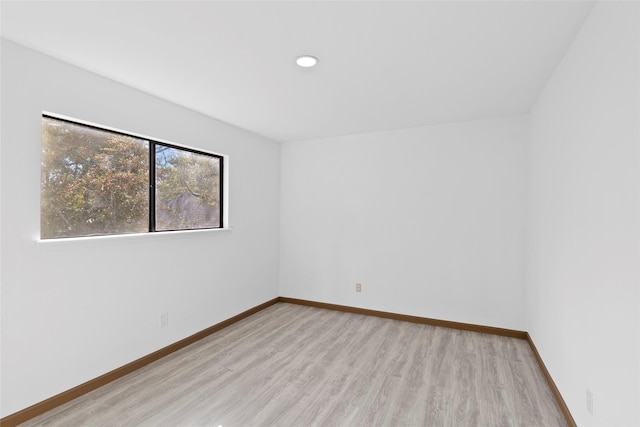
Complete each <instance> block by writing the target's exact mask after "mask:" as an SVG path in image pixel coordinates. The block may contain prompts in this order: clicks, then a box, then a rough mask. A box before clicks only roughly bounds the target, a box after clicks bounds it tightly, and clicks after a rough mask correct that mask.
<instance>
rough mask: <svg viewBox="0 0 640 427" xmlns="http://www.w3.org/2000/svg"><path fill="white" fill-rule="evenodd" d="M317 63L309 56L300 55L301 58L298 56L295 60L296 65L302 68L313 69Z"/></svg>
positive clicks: (316, 59) (316, 60)
mask: <svg viewBox="0 0 640 427" xmlns="http://www.w3.org/2000/svg"><path fill="white" fill-rule="evenodd" d="M317 63H318V58H316V57H315V56H311V55H302V56H299V57H298V59H296V64H298V65H299V66H301V67H304V68H309V67H313V66H315V65H316V64H317Z"/></svg>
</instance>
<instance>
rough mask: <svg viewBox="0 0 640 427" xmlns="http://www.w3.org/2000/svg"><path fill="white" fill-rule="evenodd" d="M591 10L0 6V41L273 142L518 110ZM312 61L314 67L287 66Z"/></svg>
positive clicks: (555, 6)
mask: <svg viewBox="0 0 640 427" xmlns="http://www.w3.org/2000/svg"><path fill="white" fill-rule="evenodd" d="M593 5H594V3H593V2H592V1H589V2H581V1H567V2H562V1H555V2H552V1H510V2H507V1H471V2H459V1H409V2H400V1H389V2H381V1H340V2H330V1H315V2H311V1H289V2H270V1H258V2H245V1H234V2H219V1H193V2H191V1H136V2H115V1H107V2H90V1H85V2H78V1H68V2H60V1H44V2H32V1H19V2H12V1H3V2H2V3H1V14H2V36H3V37H5V38H7V39H10V40H13V41H15V42H17V43H20V44H23V45H25V46H28V47H31V48H33V49H36V50H39V51H41V52H44V53H47V54H49V55H52V56H55V57H58V58H60V59H63V60H65V61H67V62H70V63H72V64H75V65H78V66H80V67H83V68H86V69H88V70H90V71H93V72H96V73H98V74H101V75H103V76H106V77H109V78H111V79H114V80H117V81H120V82H122V83H125V84H127V85H130V86H133V87H135V88H138V89H141V90H143V91H146V92H148V93H151V94H154V95H156V96H159V97H161V98H164V99H167V100H170V101H172V102H174V103H177V104H180V105H183V106H185V107H188V108H191V109H193V110H196V111H199V112H202V113H204V114H207V115H209V116H212V117H215V118H217V119H220V120H222V121H225V122H227V123H231V124H233V125H236V126H239V127H241V128H244V129H247V130H250V131H252V132H255V133H258V134H260V135H264V136H266V137H268V138H271V139H274V140H278V141H299V140H307V139H316V138H323V137H331V136H338V135H345V134H354V133H365V132H373V131H379V130H388V129H397V128H407V127H416V126H424V125H431V124H436V123H445V122H453V121H463V120H473V119H482V118H489V117H496V116H507V115H515V114H525V113H527V112H528V111H529V110H530V108H531V106H532V104H533V103H534V101H535V99H536V97H537V95H538V94H539V93H540V91H541V90H542V88H543V87H544V85H545V83H546V82H547V80H548V79H549V77H550V76H551V74H552V73H553V71H554V69H555V68H556V66H557V65H558V63H559V61H560V59H561V58H562V55H563V54H564V52H565V51H566V50H567V48H568V47H569V45H570V43H571V41H572V40H573V38H574V37H575V35H576V33H577V31H578V30H579V29H580V27H581V25H582V24H583V22H584V21H585V19H586V17H587V16H588V14H589V12H590V11H591V9H592V8H593ZM301 54H311V55H314V56H317V57H318V58H319V60H320V63H319V64H318V65H317V66H316V67H315V68H312V69H302V68H299V67H297V66H296V64H295V59H296V57H297V56H298V55H301Z"/></svg>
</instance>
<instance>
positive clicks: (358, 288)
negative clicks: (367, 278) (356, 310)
mask: <svg viewBox="0 0 640 427" xmlns="http://www.w3.org/2000/svg"><path fill="white" fill-rule="evenodd" d="M356 292H362V285H361V284H360V283H356Z"/></svg>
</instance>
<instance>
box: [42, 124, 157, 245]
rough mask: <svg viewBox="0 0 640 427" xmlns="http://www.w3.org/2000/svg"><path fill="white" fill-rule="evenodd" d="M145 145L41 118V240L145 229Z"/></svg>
mask: <svg viewBox="0 0 640 427" xmlns="http://www.w3.org/2000/svg"><path fill="white" fill-rule="evenodd" d="M148 170H149V154H148V142H146V141H143V140H140V139H137V138H133V137H129V136H125V135H120V134H116V133H110V132H105V131H100V130H95V129H92V128H88V127H85V126H81V125H76V124H72V123H67V122H63V121H60V120H55V119H51V118H43V126H42V169H41V171H42V175H41V198H40V199H41V237H42V238H53V237H72V236H87V235H99V234H115V233H135V232H144V231H147V230H148V215H149V213H148V212H149V211H148V209H149V208H148V206H149V190H148V183H149V175H148V174H149V172H148Z"/></svg>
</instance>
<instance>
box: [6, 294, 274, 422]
mask: <svg viewBox="0 0 640 427" xmlns="http://www.w3.org/2000/svg"><path fill="white" fill-rule="evenodd" d="M278 301H279V298H274V299H272V300H270V301H267V302H265V303H263V304H260V305H258V306H256V307H253V308H250V309H249V310H247V311H244V312H242V313H240V314H238V315H236V316H233V317H231V318H229V319H227V320H224V321H222V322H220V323H218V324H215V325H213V326H210V327H208V328H207V329H204V330H202V331H200V332H196V333H195V334H193V335H191V336H189V337H187V338H184V339H182V340H180V341H178V342H175V343H173V344H171V345H168V346H166V347H164V348H161V349H160V350H158V351H155V352H153V353H151V354H148V355H146V356H144V357H141V358H140V359H138V360H134V361H133V362H131V363H128V364H126V365H124V366H121V367H119V368H117V369H114V370H113V371H111V372H107V373H106V374H104V375H101V376H99V377H97V378H94V379H92V380H89V381H87V382H86V383H84V384H80V385H79V386H76V387H74V388H72V389H70V390H67V391H64V392H62V393H60V394H57V395H55V396H53V397H51V398H49V399H47V400H43V401H42V402H39V403H36V404H35V405H32V406H29V407H28V408H25V409H23V410H22V411H19V412H16V413H14V414H11V415H7V416H6V417H4V418H2V419H0V426H2V427H13V426H17V425H18V424H21V423H24V422H26V421H28V420H30V419H32V418H35V417H37V416H38V415H41V414H44V413H45V412H47V411H50V410H52V409H54V408H56V407H58V406H60V405H63V404H65V403H67V402H69V401H71V400H73V399H75V398H78V397H80V396H82V395H83V394H86V393H89V392H90V391H93V390H95V389H97V388H99V387H102V386H103V385H105V384H108V383H110V382H112V381H115V380H117V379H118V378H121V377H124V376H125V375H127V374H130V373H131V372H134V371H136V370H138V369H140V368H142V367H143V366H145V365H148V364H149V363H152V362H155V361H156V360H159V359H162V358H163V357H165V356H168V355H169V354H171V353H173V352H175V351H178V350H180V349H181V348H184V347H186V346H188V345H190V344H193V343H194V342H196V341H199V340H201V339H203V338H205V337H207V336H209V335H211V334H213V333H214V332H217V331H219V330H221V329H224V328H226V327H227V326H230V325H232V324H234V323H236V322H238V321H240V320H242V319H244V318H246V317H249V316H251V315H252V314H255V313H257V312H259V311H261V310H264V309H265V308H267V307H269V306H272V305H274V304H276V303H277V302H278Z"/></svg>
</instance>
